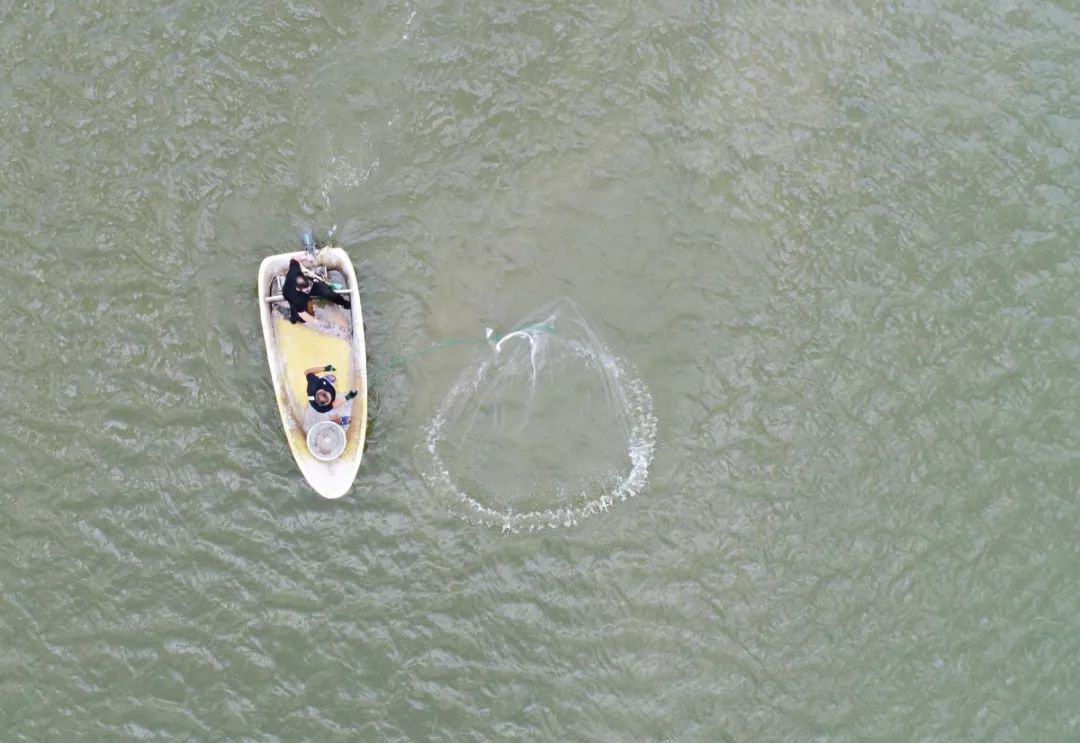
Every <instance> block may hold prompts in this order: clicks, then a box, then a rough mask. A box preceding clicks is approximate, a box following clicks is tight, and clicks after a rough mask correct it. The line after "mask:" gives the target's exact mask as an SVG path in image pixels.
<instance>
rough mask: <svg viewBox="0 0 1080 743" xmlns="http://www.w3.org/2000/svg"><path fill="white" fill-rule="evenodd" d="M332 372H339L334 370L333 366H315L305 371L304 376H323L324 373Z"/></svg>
mask: <svg viewBox="0 0 1080 743" xmlns="http://www.w3.org/2000/svg"><path fill="white" fill-rule="evenodd" d="M332 371H337V369H335V368H334V365H333V364H327V365H326V366H313V367H311V368H310V369H305V370H304V376H305V377H306V376H307V375H308V374H321V373H322V372H332Z"/></svg>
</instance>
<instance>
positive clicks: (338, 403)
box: [330, 390, 359, 408]
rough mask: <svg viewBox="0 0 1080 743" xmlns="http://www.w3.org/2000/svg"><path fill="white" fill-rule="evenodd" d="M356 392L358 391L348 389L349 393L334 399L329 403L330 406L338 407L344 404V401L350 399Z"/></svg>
mask: <svg viewBox="0 0 1080 743" xmlns="http://www.w3.org/2000/svg"><path fill="white" fill-rule="evenodd" d="M358 394H359V393H358V392H357V391H356V390H349V393H348V394H347V395H345V398H344V399H342V398H340V397H339V398H338V399H336V400H334V402H333V403H332V404H331V405H330V407H332V408H340V407H341V406H342V405H344V404H345V403H347V402H349V401H350V400H352V399H353V398H354V397H356V396H357V395H358Z"/></svg>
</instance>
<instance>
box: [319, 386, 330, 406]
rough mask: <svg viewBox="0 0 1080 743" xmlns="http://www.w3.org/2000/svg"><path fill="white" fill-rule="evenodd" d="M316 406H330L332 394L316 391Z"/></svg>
mask: <svg viewBox="0 0 1080 743" xmlns="http://www.w3.org/2000/svg"><path fill="white" fill-rule="evenodd" d="M315 404H316V405H329V404H330V393H329V392H327V391H326V390H316V392H315Z"/></svg>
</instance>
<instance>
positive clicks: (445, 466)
mask: <svg viewBox="0 0 1080 743" xmlns="http://www.w3.org/2000/svg"><path fill="white" fill-rule="evenodd" d="M655 440H656V418H655V416H654V415H653V406H652V396H651V395H650V393H649V390H648V388H647V387H646V385H645V384H644V383H643V382H642V381H641V380H640V379H639V378H638V377H637V376H636V374H635V373H634V370H633V368H632V367H631V365H630V364H629V363H628V362H627V361H625V360H624V359H622V358H620V357H618V356H616V355H615V354H613V353H612V352H611V351H610V350H609V349H608V348H607V347H606V346H605V345H604V344H603V343H602V342H601V341H600V339H599V338H598V337H597V335H596V333H595V332H594V331H593V329H592V328H591V327H590V326H589V324H588V323H587V322H586V321H585V318H584V317H582V315H581V313H580V311H579V310H578V308H577V306H576V305H575V304H574V303H573V302H571V301H570V300H561V301H559V302H556V303H553V304H549V305H546V306H544V307H542V308H540V309H539V310H537V311H536V312H534V313H532V314H531V315H530V319H528V320H526V321H524V322H522V323H520V324H519V325H517V326H515V327H514V329H513V330H511V331H510V332H507V333H505V334H503V335H498V334H496V333H495V332H494V330H492V329H490V328H489V329H488V330H487V348H485V350H484V351H483V352H482V353H481V354H479V355H478V358H477V360H476V361H475V363H474V364H472V365H470V366H469V367H467V368H466V369H465V370H464V371H463V372H462V375H461V377H460V378H459V379H458V381H457V383H456V384H455V385H454V386H453V387H452V388H451V389H450V392H449V393H448V394H447V396H446V398H445V399H444V400H443V402H442V405H441V406H440V407H439V409H438V411H437V412H436V413H435V415H434V417H433V418H432V420H431V422H430V423H429V424H428V426H427V430H426V436H425V441H424V444H423V445H422V447H418V450H417V451H418V460H419V462H418V463H419V465H420V469H421V470H422V472H423V474H424V477H425V480H426V481H427V483H428V485H429V486H430V487H431V488H432V490H433V491H434V492H435V493H436V495H437V496H439V497H443V498H446V499H447V500H448V505H450V507H451V509H452V510H453V511H455V512H456V513H458V514H459V515H460V516H462V517H463V518H465V519H467V520H468V521H470V522H473V523H479V524H483V525H487V526H494V527H498V528H501V529H503V530H504V531H511V532H517V531H523V530H529V531H533V530H538V529H545V528H556V527H560V526H573V525H574V524H576V523H578V522H579V521H581V520H582V519H584V518H588V517H589V516H592V515H595V514H597V513H600V512H603V511H606V510H608V509H609V508H610V507H611V506H612V505H614V504H615V503H617V502H620V501H625V500H626V499H628V498H631V497H633V496H635V495H637V494H638V493H640V492H641V490H642V489H643V488H644V487H645V484H646V481H647V479H648V471H649V465H650V463H651V462H652V456H653V449H654V447H655Z"/></svg>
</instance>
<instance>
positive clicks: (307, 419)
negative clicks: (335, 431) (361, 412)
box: [304, 364, 357, 433]
mask: <svg viewBox="0 0 1080 743" xmlns="http://www.w3.org/2000/svg"><path fill="white" fill-rule="evenodd" d="M332 371H336V370H335V369H334V367H333V366H332V365H330V364H327V365H326V366H313V367H311V368H310V369H307V370H305V371H304V376H305V377H307V399H308V404H307V408H305V410H304V432H305V433H307V432H308V431H309V430H310V429H311V427H312V426H314V425H315V424H316V423H318V422H320V421H326V420H329V421H333V422H334V423H337V424H338V425H339V426H347V425H348V416H349V413H350V412H351V411H352V399H353V398H354V397H356V395H357V392H356V390H349V392H348V393H347V394H346V395H345V397H344V399H338V397H337V390H335V389H334V382H336V381H337V378H336V377H334V375H333V374H329V373H328V372H332ZM321 374H326V376H320V375H321ZM343 406H347V407H343Z"/></svg>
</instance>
